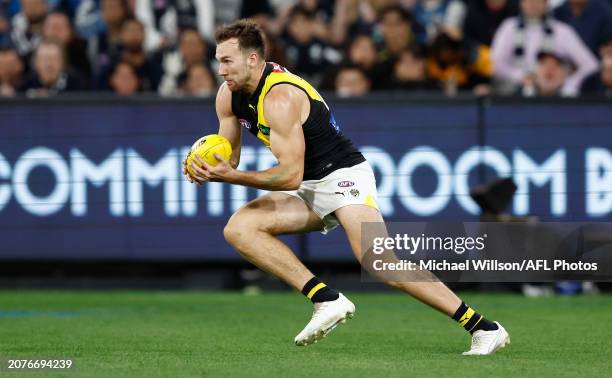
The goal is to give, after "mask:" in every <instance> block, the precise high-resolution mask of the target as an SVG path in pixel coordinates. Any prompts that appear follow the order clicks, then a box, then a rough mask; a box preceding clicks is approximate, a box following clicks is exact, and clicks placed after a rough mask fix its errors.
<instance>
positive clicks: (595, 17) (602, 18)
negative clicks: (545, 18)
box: [554, 0, 612, 53]
mask: <svg viewBox="0 0 612 378" xmlns="http://www.w3.org/2000/svg"><path fill="white" fill-rule="evenodd" d="M554 15H555V18H556V19H558V20H559V21H563V22H565V23H567V24H569V25H571V26H572V27H573V28H574V29H575V30H576V32H577V33H578V35H579V36H580V38H582V41H583V42H584V43H585V44H586V45H587V46H588V47H589V48H590V49H591V51H592V52H593V53H597V45H598V44H599V40H600V38H601V36H602V34H603V33H604V31H605V30H606V29H607V28H608V27H610V26H612V3H611V2H610V1H609V0H567V1H566V2H565V3H563V4H562V5H561V6H560V7H558V8H557V9H555V11H554Z"/></svg>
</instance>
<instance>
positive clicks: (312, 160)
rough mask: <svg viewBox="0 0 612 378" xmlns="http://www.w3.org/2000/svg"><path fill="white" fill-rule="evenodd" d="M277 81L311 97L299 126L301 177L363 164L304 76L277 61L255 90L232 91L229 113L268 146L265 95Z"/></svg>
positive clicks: (306, 177) (316, 177)
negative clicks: (302, 147)
mask: <svg viewBox="0 0 612 378" xmlns="http://www.w3.org/2000/svg"><path fill="white" fill-rule="evenodd" d="M278 84H290V85H293V86H295V87H297V88H300V89H301V90H303V91H304V92H305V93H306V95H307V96H308V98H309V99H310V114H309V115H308V118H307V119H306V122H304V124H303V125H302V128H303V131H304V139H305V146H306V150H305V155H304V178H303V180H318V179H321V178H323V177H325V176H327V175H328V174H330V173H331V172H333V171H335V170H337V169H340V168H347V167H352V166H353V165H356V164H359V163H362V162H364V161H365V158H364V157H363V155H362V154H361V152H359V150H357V148H355V146H353V143H351V141H350V140H349V139H347V138H346V137H344V136H343V135H342V133H341V132H340V128H339V127H338V124H337V123H336V120H335V119H334V116H333V115H332V113H331V111H330V109H329V107H328V106H327V104H326V103H325V101H324V100H323V98H322V97H321V95H319V93H318V92H317V91H316V90H315V89H314V88H313V87H312V86H311V85H310V84H309V83H308V82H307V81H306V80H304V79H302V78H301V77H299V76H296V75H294V74H292V73H290V72H289V71H287V69H285V68H284V67H281V66H279V65H278V64H276V63H266V68H265V70H264V73H263V75H262V77H261V79H260V81H259V85H258V86H257V89H256V90H255V92H254V93H253V94H252V95H251V96H249V95H248V94H246V93H244V92H241V91H238V92H232V113H234V115H235V116H236V117H237V118H238V120H239V121H240V125H241V126H242V127H245V128H246V129H247V130H248V131H249V132H250V133H251V134H253V135H254V136H256V137H257V139H259V140H260V141H262V142H263V144H264V145H266V146H267V147H268V148H270V128H269V127H268V126H267V123H266V120H265V118H264V111H263V103H264V98H265V96H266V94H268V92H269V91H270V90H271V89H272V88H273V87H274V86H275V85H278Z"/></svg>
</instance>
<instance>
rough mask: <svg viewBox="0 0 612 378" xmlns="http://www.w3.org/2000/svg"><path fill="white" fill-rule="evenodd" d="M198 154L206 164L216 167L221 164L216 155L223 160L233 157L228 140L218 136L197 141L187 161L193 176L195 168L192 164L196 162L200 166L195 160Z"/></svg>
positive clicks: (210, 136) (209, 136)
mask: <svg viewBox="0 0 612 378" xmlns="http://www.w3.org/2000/svg"><path fill="white" fill-rule="evenodd" d="M196 154H197V155H198V156H200V157H201V158H202V160H204V161H205V162H206V164H209V165H212V166H215V165H217V164H219V161H218V160H217V158H215V154H219V156H221V157H222V158H223V159H225V160H229V158H230V157H231V156H232V145H231V144H230V142H229V140H227V138H225V137H224V136H221V135H217V134H211V135H206V136H203V137H201V138H200V139H198V140H196V141H195V143H194V144H193V145H192V146H191V150H189V153H188V154H187V159H186V160H187V170H188V171H189V174H191V175H192V176H193V174H194V172H193V168H191V163H192V162H194V163H195V164H196V165H198V166H200V163H199V162H198V160H197V159H196V158H195V155H196Z"/></svg>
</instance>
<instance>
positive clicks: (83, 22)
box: [72, 0, 106, 40]
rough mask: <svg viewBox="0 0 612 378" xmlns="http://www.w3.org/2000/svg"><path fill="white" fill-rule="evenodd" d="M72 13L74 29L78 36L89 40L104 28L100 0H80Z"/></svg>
mask: <svg viewBox="0 0 612 378" xmlns="http://www.w3.org/2000/svg"><path fill="white" fill-rule="evenodd" d="M73 14H74V15H73V16H72V20H73V22H74V30H75V31H76V34H77V35H78V36H79V37H80V38H83V39H85V40H89V39H90V38H94V37H95V36H97V35H98V34H101V33H103V32H104V30H106V23H105V21H104V18H103V17H102V11H101V10H100V0H80V1H79V2H78V4H76V7H75V9H74V13H73Z"/></svg>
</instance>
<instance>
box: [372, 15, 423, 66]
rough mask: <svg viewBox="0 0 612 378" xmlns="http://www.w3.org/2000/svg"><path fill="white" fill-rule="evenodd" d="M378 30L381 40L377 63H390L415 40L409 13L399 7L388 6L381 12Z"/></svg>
mask: <svg viewBox="0 0 612 378" xmlns="http://www.w3.org/2000/svg"><path fill="white" fill-rule="evenodd" d="M378 29H379V31H380V33H381V34H382V39H383V45H382V48H381V51H380V53H379V61H380V62H383V63H385V62H387V63H388V62H392V61H393V59H395V58H396V57H397V56H398V55H399V53H400V52H402V51H403V50H404V49H406V48H408V47H409V46H410V45H411V44H412V43H413V42H414V39H415V37H414V34H413V32H412V18H411V16H410V13H409V12H408V11H406V10H405V9H404V8H402V7H400V6H389V7H386V8H384V9H382V10H381V13H380V16H379V19H378Z"/></svg>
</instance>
